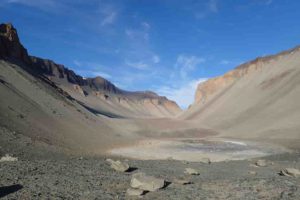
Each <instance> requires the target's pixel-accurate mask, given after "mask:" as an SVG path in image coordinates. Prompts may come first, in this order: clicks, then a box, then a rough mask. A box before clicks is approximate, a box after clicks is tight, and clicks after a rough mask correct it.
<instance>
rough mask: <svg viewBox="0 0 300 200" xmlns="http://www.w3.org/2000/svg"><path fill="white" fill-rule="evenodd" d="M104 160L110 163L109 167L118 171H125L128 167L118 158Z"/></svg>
mask: <svg viewBox="0 0 300 200" xmlns="http://www.w3.org/2000/svg"><path fill="white" fill-rule="evenodd" d="M106 161H107V162H109V163H110V167H111V168H113V169H114V170H116V171H118V172H126V171H128V170H129V168H130V167H129V165H128V164H127V163H125V162H121V161H119V160H117V161H114V160H112V159H107V160H106Z"/></svg>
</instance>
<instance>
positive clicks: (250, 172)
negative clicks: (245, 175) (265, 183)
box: [249, 171, 257, 176]
mask: <svg viewBox="0 0 300 200" xmlns="http://www.w3.org/2000/svg"><path fill="white" fill-rule="evenodd" d="M249 174H250V175H253V176H255V175H256V174H257V172H255V171H249Z"/></svg>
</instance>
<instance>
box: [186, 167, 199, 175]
mask: <svg viewBox="0 0 300 200" xmlns="http://www.w3.org/2000/svg"><path fill="white" fill-rule="evenodd" d="M184 173H186V174H189V175H199V174H200V173H199V172H198V171H197V170H195V169H193V168H185V171H184Z"/></svg>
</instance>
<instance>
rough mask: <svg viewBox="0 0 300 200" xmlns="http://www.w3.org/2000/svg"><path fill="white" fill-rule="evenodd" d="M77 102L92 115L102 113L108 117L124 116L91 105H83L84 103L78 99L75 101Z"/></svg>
mask: <svg viewBox="0 0 300 200" xmlns="http://www.w3.org/2000/svg"><path fill="white" fill-rule="evenodd" d="M77 103H79V104H80V105H81V106H83V107H84V108H85V109H87V110H88V111H90V112H91V113H93V114H94V115H104V116H106V117H109V118H124V117H122V116H120V115H116V114H113V113H109V112H104V111H99V110H96V109H94V108H91V107H89V106H87V105H85V104H84V103H82V102H80V101H77Z"/></svg>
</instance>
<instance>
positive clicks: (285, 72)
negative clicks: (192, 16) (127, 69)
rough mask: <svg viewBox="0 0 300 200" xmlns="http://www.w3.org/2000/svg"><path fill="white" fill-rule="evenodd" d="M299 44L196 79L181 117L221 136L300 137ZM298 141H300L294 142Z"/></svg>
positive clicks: (292, 139)
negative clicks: (190, 101)
mask: <svg viewBox="0 0 300 200" xmlns="http://www.w3.org/2000/svg"><path fill="white" fill-rule="evenodd" d="M299 102H300V47H296V48H294V49H291V50H288V51H284V52H281V53H279V54H276V55H272V56H267V57H261V58H257V59H255V60H253V61H250V62H247V63H245V64H242V65H240V66H238V67H237V68H235V69H234V70H232V71H230V72H228V73H226V74H225V75H224V76H220V77H216V78H213V79H210V80H208V81H206V82H204V83H201V84H199V85H198V88H197V91H196V95H195V102H194V104H193V105H192V106H191V108H190V109H188V110H187V111H185V112H184V113H183V114H182V115H181V116H180V117H181V118H183V119H189V120H195V121H197V123H199V124H201V125H202V126H205V127H210V128H211V129H214V130H217V131H219V132H220V133H222V134H224V136H230V137H240V138H251V137H253V138H261V139H263V138H264V139H267V140H276V141H284V140H285V141H289V142H290V144H292V143H294V142H296V141H297V142H299V140H300V135H299V133H300V132H299V130H300V124H299V119H300V104H299ZM298 144H299V143H298Z"/></svg>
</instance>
